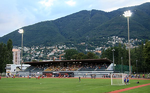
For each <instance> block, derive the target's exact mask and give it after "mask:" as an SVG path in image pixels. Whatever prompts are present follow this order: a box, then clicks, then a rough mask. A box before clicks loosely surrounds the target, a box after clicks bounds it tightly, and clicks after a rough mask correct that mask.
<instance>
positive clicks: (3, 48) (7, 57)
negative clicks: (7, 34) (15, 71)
mask: <svg viewBox="0 0 150 93" xmlns="http://www.w3.org/2000/svg"><path fill="white" fill-rule="evenodd" d="M12 48H13V46H12V41H11V40H10V39H9V40H8V42H7V45H6V44H4V43H0V73H2V72H5V67H6V64H12V60H13V53H12Z"/></svg>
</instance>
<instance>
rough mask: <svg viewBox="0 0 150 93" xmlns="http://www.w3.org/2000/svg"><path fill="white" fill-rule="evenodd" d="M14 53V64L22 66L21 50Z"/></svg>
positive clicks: (15, 50) (14, 50) (13, 50)
mask: <svg viewBox="0 0 150 93" xmlns="http://www.w3.org/2000/svg"><path fill="white" fill-rule="evenodd" d="M12 52H13V64H16V65H19V64H20V50H19V49H12Z"/></svg>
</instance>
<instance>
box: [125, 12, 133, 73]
mask: <svg viewBox="0 0 150 93" xmlns="http://www.w3.org/2000/svg"><path fill="white" fill-rule="evenodd" d="M123 15H124V17H126V18H127V25H128V49H129V74H130V75H131V61H130V35H129V17H131V15H132V13H131V11H130V10H128V11H125V12H124V14H123Z"/></svg>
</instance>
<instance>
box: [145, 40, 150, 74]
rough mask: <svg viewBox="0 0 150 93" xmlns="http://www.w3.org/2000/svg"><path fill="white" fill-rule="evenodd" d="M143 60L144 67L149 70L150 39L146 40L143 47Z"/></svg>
mask: <svg viewBox="0 0 150 93" xmlns="http://www.w3.org/2000/svg"><path fill="white" fill-rule="evenodd" d="M143 52H144V59H145V60H144V61H145V64H146V65H145V67H146V69H147V71H150V68H149V67H150V41H147V42H146V44H145V47H144V50H143Z"/></svg>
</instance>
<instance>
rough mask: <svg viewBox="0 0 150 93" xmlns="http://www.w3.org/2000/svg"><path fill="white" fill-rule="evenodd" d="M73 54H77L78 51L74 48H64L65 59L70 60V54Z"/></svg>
mask: <svg viewBox="0 0 150 93" xmlns="http://www.w3.org/2000/svg"><path fill="white" fill-rule="evenodd" d="M75 54H78V51H77V50H75V49H68V50H65V55H64V57H65V59H66V60H71V58H72V56H73V55H75Z"/></svg>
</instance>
